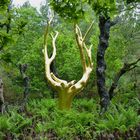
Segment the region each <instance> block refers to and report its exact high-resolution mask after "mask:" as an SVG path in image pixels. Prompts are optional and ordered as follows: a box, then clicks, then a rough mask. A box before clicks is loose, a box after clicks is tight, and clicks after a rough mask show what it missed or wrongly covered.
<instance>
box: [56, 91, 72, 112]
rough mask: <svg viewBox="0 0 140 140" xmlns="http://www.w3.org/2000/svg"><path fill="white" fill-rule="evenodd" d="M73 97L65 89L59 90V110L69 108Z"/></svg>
mask: <svg viewBox="0 0 140 140" xmlns="http://www.w3.org/2000/svg"><path fill="white" fill-rule="evenodd" d="M73 98H74V95H73V94H70V93H68V92H67V91H65V90H64V91H61V92H59V97H58V108H59V109H60V110H69V109H70V108H71V104H72V100H73Z"/></svg>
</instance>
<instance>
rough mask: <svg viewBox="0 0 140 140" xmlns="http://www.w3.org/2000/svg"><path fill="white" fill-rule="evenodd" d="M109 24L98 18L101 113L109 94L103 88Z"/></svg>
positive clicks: (98, 76)
mask: <svg viewBox="0 0 140 140" xmlns="http://www.w3.org/2000/svg"><path fill="white" fill-rule="evenodd" d="M110 27H111V22H110V18H106V17H104V16H100V17H99V29H100V36H99V45H98V50H97V68H96V74H97V87H98V93H99V96H100V105H101V111H102V112H103V111H106V109H107V106H108V105H109V101H110V99H109V94H108V91H107V89H106V88H105V70H106V63H105V58H104V57H105V51H106V49H107V48H108V41H109V34H110Z"/></svg>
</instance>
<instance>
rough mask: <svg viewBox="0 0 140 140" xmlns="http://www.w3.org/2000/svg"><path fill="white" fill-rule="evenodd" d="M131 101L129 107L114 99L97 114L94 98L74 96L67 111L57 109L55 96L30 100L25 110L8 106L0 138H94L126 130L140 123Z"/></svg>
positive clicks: (1, 120) (0, 122) (1, 121)
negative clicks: (22, 111)
mask: <svg viewBox="0 0 140 140" xmlns="http://www.w3.org/2000/svg"><path fill="white" fill-rule="evenodd" d="M130 102H132V103H131V106H128V104H125V103H121V102H117V101H115V100H114V101H113V102H112V103H111V104H110V108H109V109H108V112H106V113H104V114H103V115H99V106H98V104H97V102H96V101H95V100H94V99H90V100H88V99H75V100H74V102H73V108H72V109H71V110H70V111H60V110H58V109H57V107H56V106H57V105H56V99H40V100H39V99H38V100H35V99H34V100H30V101H29V103H28V105H27V109H26V111H25V112H24V113H18V111H17V108H18V107H10V108H9V111H8V112H7V113H6V114H5V115H2V116H0V139H4V138H5V137H9V136H10V137H11V138H13V139H23V138H25V139H35V138H36V139H37V138H38V139H43V140H44V139H51V138H54V139H55V137H56V139H66V140H69V139H70V140H73V139H75V138H76V137H82V138H83V139H96V138H97V136H98V135H100V134H101V133H108V132H109V133H113V132H114V131H116V130H117V131H119V132H121V133H125V132H126V131H128V130H130V129H133V128H135V127H136V126H137V125H138V124H139V122H140V116H139V115H138V113H137V110H138V108H139V105H140V101H139V100H138V99H137V98H135V99H133V101H131V100H130ZM132 104H133V105H132Z"/></svg>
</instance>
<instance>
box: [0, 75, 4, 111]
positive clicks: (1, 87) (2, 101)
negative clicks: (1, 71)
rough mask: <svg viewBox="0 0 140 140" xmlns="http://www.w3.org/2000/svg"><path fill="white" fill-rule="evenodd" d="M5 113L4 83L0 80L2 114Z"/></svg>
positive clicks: (0, 109) (0, 107)
mask: <svg viewBox="0 0 140 140" xmlns="http://www.w3.org/2000/svg"><path fill="white" fill-rule="evenodd" d="M3 112H4V97H3V81H2V79H1V78H0V113H2V114H3Z"/></svg>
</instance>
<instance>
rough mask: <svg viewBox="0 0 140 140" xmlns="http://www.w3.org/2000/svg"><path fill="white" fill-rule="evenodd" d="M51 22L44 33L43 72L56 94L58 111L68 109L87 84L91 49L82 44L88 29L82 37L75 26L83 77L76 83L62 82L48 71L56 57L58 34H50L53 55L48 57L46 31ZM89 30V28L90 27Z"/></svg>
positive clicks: (90, 70)
mask: <svg viewBox="0 0 140 140" xmlns="http://www.w3.org/2000/svg"><path fill="white" fill-rule="evenodd" d="M50 24H51V21H49V22H48V24H47V27H46V32H45V34H44V51H43V53H44V57H45V72H46V78H47V80H48V83H49V84H50V85H51V86H52V87H53V88H54V89H55V90H56V91H57V92H58V94H59V98H58V104H59V108H60V109H70V106H71V103H72V99H73V98H74V96H75V95H76V94H78V93H79V92H80V91H81V90H82V89H83V88H84V87H85V86H86V84H87V82H88V80H89V77H90V74H91V72H92V68H93V67H92V65H93V64H92V57H91V47H90V48H87V47H86V45H85V42H84V40H85V39H84V38H85V37H86V36H87V34H88V32H89V30H90V29H88V31H87V33H86V34H85V37H84V38H83V37H82V33H81V30H80V28H79V27H78V25H75V26H74V27H75V28H74V29H75V30H74V31H75V37H76V42H77V45H78V48H79V51H80V56H81V61H82V66H83V76H82V78H81V79H80V80H79V81H78V82H76V81H75V80H73V81H70V82H67V81H66V80H62V79H60V78H58V77H56V76H55V75H54V74H53V73H52V72H51V70H50V66H51V63H52V62H53V60H54V59H55V57H56V45H55V44H56V39H57V37H58V32H56V34H55V36H53V35H52V34H51V38H52V47H53V53H52V56H51V57H50V58H49V57H48V52H47V38H48V31H49V26H50ZM90 28H91V27H90Z"/></svg>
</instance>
